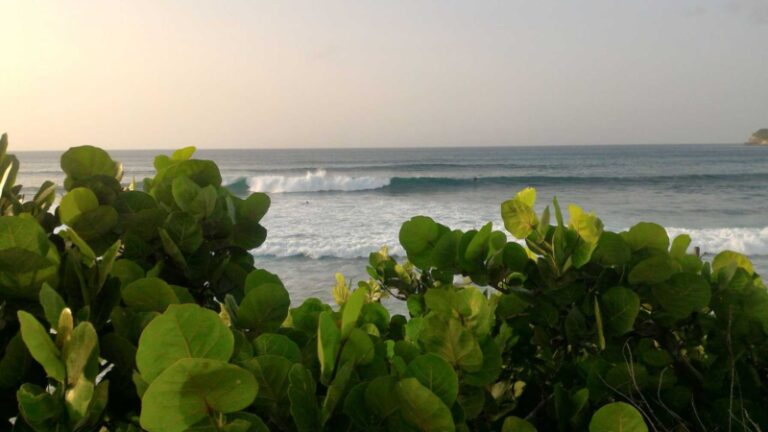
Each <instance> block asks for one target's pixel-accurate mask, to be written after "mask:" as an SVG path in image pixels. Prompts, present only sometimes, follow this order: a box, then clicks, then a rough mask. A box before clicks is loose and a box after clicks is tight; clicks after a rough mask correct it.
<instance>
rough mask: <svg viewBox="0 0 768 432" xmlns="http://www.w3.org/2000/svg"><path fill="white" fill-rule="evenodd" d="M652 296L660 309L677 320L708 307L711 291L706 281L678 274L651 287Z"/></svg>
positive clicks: (696, 276)
mask: <svg viewBox="0 0 768 432" xmlns="http://www.w3.org/2000/svg"><path fill="white" fill-rule="evenodd" d="M653 296H654V297H656V300H658V301H659V303H660V304H661V307H662V308H664V310H665V311H667V312H669V313H670V314H672V315H673V316H675V317H677V318H685V317H687V316H688V315H690V314H691V312H693V311H695V310H699V309H702V308H704V307H706V306H708V305H709V300H710V298H711V297H712V290H711V288H710V286H709V283H708V282H707V280H706V279H704V278H703V277H701V276H699V275H695V274H691V273H678V274H676V275H674V276H672V278H670V280H669V281H667V282H665V283H662V284H659V285H656V286H654V287H653Z"/></svg>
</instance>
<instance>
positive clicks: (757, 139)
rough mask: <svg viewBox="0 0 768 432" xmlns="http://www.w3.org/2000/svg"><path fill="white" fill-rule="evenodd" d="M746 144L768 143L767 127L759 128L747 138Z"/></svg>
mask: <svg viewBox="0 0 768 432" xmlns="http://www.w3.org/2000/svg"><path fill="white" fill-rule="evenodd" d="M747 145H768V129H760V130H759V131H757V132H755V133H753V134H752V136H751V137H749V139H748V140H747Z"/></svg>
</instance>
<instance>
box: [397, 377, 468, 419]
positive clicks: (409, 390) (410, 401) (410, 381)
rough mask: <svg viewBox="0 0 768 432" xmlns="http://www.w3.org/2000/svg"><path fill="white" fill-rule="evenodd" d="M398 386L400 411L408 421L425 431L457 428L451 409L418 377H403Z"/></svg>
mask: <svg viewBox="0 0 768 432" xmlns="http://www.w3.org/2000/svg"><path fill="white" fill-rule="evenodd" d="M396 388H397V396H399V399H400V412H401V413H402V415H403V419H404V420H405V421H406V422H408V423H410V424H411V425H413V426H414V427H416V428H417V429H418V430H420V431H425V432H426V431H430V432H453V431H455V430H456V426H455V425H454V423H453V416H452V415H451V410H449V409H448V407H447V406H446V405H445V404H444V403H443V401H442V400H440V398H439V397H437V396H436V395H435V394H434V393H432V392H431V391H430V390H429V389H428V388H426V387H424V386H423V385H421V383H419V381H418V380H417V379H416V378H406V379H403V380H401V381H400V382H399V383H397V387H396Z"/></svg>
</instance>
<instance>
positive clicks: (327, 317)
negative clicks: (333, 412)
mask: <svg viewBox="0 0 768 432" xmlns="http://www.w3.org/2000/svg"><path fill="white" fill-rule="evenodd" d="M340 346H341V333H340V332H339V328H338V327H336V323H335V322H334V320H333V315H332V314H331V312H327V311H325V312H321V313H320V315H319V319H318V327H317V358H318V360H319V361H320V382H322V383H324V384H328V383H329V382H330V380H331V377H333V369H334V367H335V366H336V356H337V355H338V352H339V347H340Z"/></svg>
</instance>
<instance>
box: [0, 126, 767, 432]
mask: <svg viewBox="0 0 768 432" xmlns="http://www.w3.org/2000/svg"><path fill="white" fill-rule="evenodd" d="M6 147H7V138H6V137H5V136H3V137H2V140H1V141H0V175H1V176H2V177H0V179H2V184H0V189H2V196H1V197H0V210H2V214H3V215H2V216H0V296H1V297H2V307H1V308H0V314H1V316H0V319H1V320H0V323H1V324H0V344H1V345H0V346H2V357H1V358H0V398H2V403H1V404H0V407H1V408H0V409H2V415H3V416H4V418H5V419H9V421H10V422H11V423H12V424H13V428H14V429H16V430H20V431H29V430H32V431H67V430H78V431H89V430H103V428H104V429H106V430H117V431H137V430H141V429H146V430H149V431H171V432H173V431H183V430H187V429H194V430H219V431H238V432H239V431H243V432H245V431H266V430H284V431H320V430H361V431H362V430H366V431H368V430H382V431H383V430H392V431H410V430H413V431H454V430H473V431H474V430H502V431H505V432H512V431H533V430H536V428H538V430H542V431H549V430H561V431H568V430H590V431H625V432H626V431H647V430H649V429H651V430H702V429H715V428H717V427H720V428H721V429H723V430H724V429H725V428H726V427H727V428H728V429H729V430H760V429H766V428H768V416H766V413H765V412H764V410H763V409H762V407H764V406H766V404H767V402H768V397H767V396H768V395H766V390H765V389H766V387H765V384H766V381H768V364H767V363H766V360H765V359H766V358H768V355H767V354H768V352H766V351H767V350H766V347H767V346H768V345H767V344H766V342H767V341H768V339H767V336H768V292H766V289H765V286H764V285H763V284H762V282H761V281H760V279H759V277H758V275H757V274H756V273H755V272H754V269H753V268H752V266H751V264H750V262H749V260H748V259H747V258H746V257H744V256H743V255H740V254H738V253H735V252H730V251H726V252H722V253H720V254H718V255H717V256H716V257H715V258H714V260H713V261H712V262H711V263H708V262H704V261H702V260H701V259H700V258H699V257H698V256H697V255H695V254H691V253H689V252H688V249H689V244H690V238H688V237H687V236H684V235H683V236H679V237H677V238H675V239H672V240H670V239H669V237H668V236H667V233H666V231H665V230H664V228H662V227H660V226H658V225H656V224H651V223H639V224H637V225H635V226H634V227H632V228H631V229H629V230H628V231H626V232H621V233H614V232H609V231H606V230H605V229H604V228H603V225H602V223H601V221H600V219H598V218H597V217H596V216H595V215H594V214H592V213H587V212H584V211H583V210H582V209H580V208H579V207H577V206H569V208H568V213H569V217H570V218H569V220H568V222H567V223H566V221H565V219H564V217H563V215H562V212H561V210H560V207H559V205H558V203H557V201H556V200H555V201H554V202H553V205H552V207H551V209H550V207H547V208H546V209H545V210H544V212H543V213H542V214H537V213H536V212H535V211H534V205H535V200H536V193H535V191H534V190H533V189H526V190H523V191H521V192H520V193H518V194H517V195H516V196H515V197H514V198H513V199H511V200H509V201H506V202H504V203H503V204H502V206H501V214H502V218H503V220H504V225H505V228H506V230H507V231H508V232H509V233H511V234H512V235H513V236H514V237H516V238H517V239H518V241H520V243H518V242H517V241H510V240H508V238H507V235H506V234H504V233H503V232H501V231H496V230H494V229H493V227H492V225H491V224H490V223H489V224H486V225H484V226H483V227H482V228H480V229H479V230H470V231H467V232H462V231H459V230H451V229H450V228H448V227H446V226H443V225H441V224H439V223H437V222H435V221H433V220H432V219H430V218H427V217H423V216H417V217H414V218H412V219H410V220H409V221H407V222H405V223H404V224H403V226H402V229H401V231H400V242H401V244H402V245H403V247H404V248H405V250H406V252H407V261H402V262H398V261H397V260H396V259H395V258H394V257H391V256H389V255H388V253H387V250H386V249H382V250H381V251H378V252H374V253H372V254H371V255H370V259H369V266H368V272H369V274H370V279H369V280H368V281H362V282H359V283H358V285H357V287H356V288H354V289H353V288H351V287H350V284H349V283H348V281H346V280H345V279H344V277H343V276H341V275H337V282H336V286H335V287H334V288H333V293H334V297H335V298H336V302H337V307H335V308H334V307H332V306H330V305H326V304H324V303H322V302H321V301H319V300H317V299H308V300H305V301H304V302H303V303H302V304H300V305H298V306H296V305H293V307H292V305H291V304H290V298H289V296H288V292H287V290H286V289H285V286H284V285H283V283H282V282H281V280H280V278H279V277H278V276H276V275H274V274H272V273H269V272H268V271H266V270H261V269H256V268H255V267H254V260H253V257H252V255H251V254H250V253H249V250H251V249H253V248H255V247H258V246H259V245H260V244H261V243H262V242H263V241H264V240H265V238H266V230H265V229H264V227H263V226H262V225H261V224H260V220H261V218H262V217H263V216H264V214H265V213H266V211H267V209H268V207H269V203H270V202H269V198H268V197H267V196H266V195H264V194H251V195H250V196H249V197H247V198H246V199H240V198H238V197H236V196H234V195H233V194H232V193H230V192H229V191H228V190H227V189H226V188H225V187H223V186H222V181H221V175H220V173H219V170H218V167H217V166H216V164H215V163H213V162H211V161H205V160H197V159H193V158H192V155H193V153H194V149H193V148H185V149H182V150H179V151H176V152H174V153H173V154H172V155H171V156H170V157H167V156H158V157H157V158H156V159H155V168H156V171H157V172H156V175H155V177H154V178H151V179H145V180H144V181H143V182H142V186H141V188H140V189H141V190H138V189H139V188H138V187H137V185H136V184H135V182H131V183H130V184H128V185H124V184H122V183H121V177H122V168H121V166H120V164H119V163H117V162H115V161H113V160H112V159H111V158H110V156H109V155H108V154H107V153H106V152H104V151H103V150H100V149H98V148H95V147H87V146H86V147H77V148H73V149H70V150H69V151H67V152H66V153H64V155H63V156H62V159H61V166H62V169H63V171H64V172H65V173H66V179H65V181H64V189H65V193H64V195H63V197H62V198H61V201H60V203H59V205H58V206H57V207H56V208H55V209H54V206H53V204H54V199H55V191H56V189H55V186H54V185H53V184H52V183H50V182H46V183H44V184H43V185H42V187H41V188H40V191H39V192H38V193H37V194H36V195H35V196H34V198H33V199H32V200H31V201H25V197H24V196H22V194H21V186H19V185H16V184H15V178H16V173H17V172H18V162H17V161H16V159H15V158H14V157H13V156H10V155H8V154H6ZM552 217H554V221H552V220H551V219H552ZM523 244H524V246H523ZM385 296H393V297H395V298H398V299H401V300H403V301H405V302H406V304H407V310H408V312H409V315H410V317H409V318H406V317H405V316H402V315H391V314H390V312H389V311H388V310H387V309H386V308H385V307H384V306H382V305H381V303H380V300H381V298H383V297H385Z"/></svg>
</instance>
